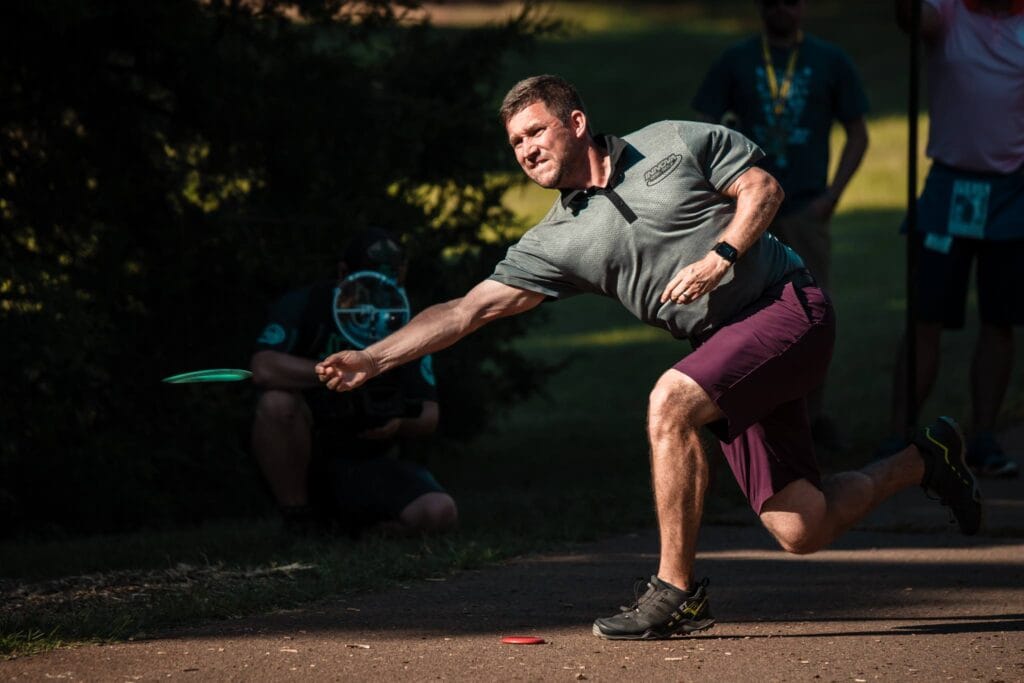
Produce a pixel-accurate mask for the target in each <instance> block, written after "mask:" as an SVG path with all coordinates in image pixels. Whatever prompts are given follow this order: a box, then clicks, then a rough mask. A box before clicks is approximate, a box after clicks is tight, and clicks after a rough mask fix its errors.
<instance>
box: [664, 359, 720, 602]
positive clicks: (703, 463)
mask: <svg viewBox="0 0 1024 683" xmlns="http://www.w3.org/2000/svg"><path fill="white" fill-rule="evenodd" d="M720 416H721V411H719V409H718V407H717V406H716V405H715V404H714V403H713V402H712V401H711V399H710V398H709V397H708V395H707V394H706V393H705V392H704V390H703V389H701V387H700V386H699V385H698V384H697V383H696V382H694V381H693V380H692V379H690V378H689V377H687V376H686V375H684V374H682V373H680V372H678V371H676V370H669V371H668V372H666V373H665V374H664V375H662V376H661V378H660V379H659V380H658V383H657V384H656V385H655V387H654V390H653V391H652V392H651V396H650V405H649V413H648V420H647V433H648V438H649V439H650V444H651V483H652V486H653V488H654V501H655V507H656V509H657V512H658V533H659V537H660V539H661V560H660V563H659V565H658V578H660V579H662V580H663V581H667V582H669V583H670V584H672V585H674V586H676V587H678V588H683V589H686V590H689V589H691V588H692V583H693V564H694V559H695V557H696V554H697V535H698V532H699V530H700V522H701V515H702V513H703V510H704V495H705V493H706V491H707V484H708V463H707V457H706V456H705V453H704V449H703V447H702V446H701V443H700V439H699V436H698V429H699V428H700V427H701V426H702V425H704V424H707V423H708V422H711V421H713V420H715V419H717V418H719V417H720Z"/></svg>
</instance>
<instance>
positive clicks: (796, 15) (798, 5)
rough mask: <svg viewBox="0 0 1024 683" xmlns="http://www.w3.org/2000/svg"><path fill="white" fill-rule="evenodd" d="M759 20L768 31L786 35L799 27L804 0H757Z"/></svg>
mask: <svg viewBox="0 0 1024 683" xmlns="http://www.w3.org/2000/svg"><path fill="white" fill-rule="evenodd" d="M757 5H758V7H759V8H760V9H761V21H762V22H764V27H765V29H767V30H768V32H769V33H774V34H780V35H786V34H789V33H792V32H794V31H796V30H798V29H799V28H800V24H801V23H802V22H803V17H804V0H757Z"/></svg>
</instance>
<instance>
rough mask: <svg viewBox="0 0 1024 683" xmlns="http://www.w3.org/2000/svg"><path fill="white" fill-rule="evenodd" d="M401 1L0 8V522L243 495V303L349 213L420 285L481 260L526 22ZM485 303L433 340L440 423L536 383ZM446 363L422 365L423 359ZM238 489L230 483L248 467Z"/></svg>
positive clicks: (493, 214) (474, 268)
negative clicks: (508, 58) (481, 313)
mask: <svg viewBox="0 0 1024 683" xmlns="http://www.w3.org/2000/svg"><path fill="white" fill-rule="evenodd" d="M415 9H416V3H414V2H381V1H379V0H362V1H360V2H350V1H349V0H293V1H292V2H287V3H286V2H280V1H277V0H206V1H204V2H196V1H195V0H161V1H160V2H122V1H119V0H16V1H15V2H12V3H7V4H6V5H5V9H4V10H2V11H3V13H4V15H5V16H3V20H2V21H0V221H2V231H0V329H2V333H0V334H2V337H3V348H4V363H3V377H2V379H3V386H4V389H5V390H4V392H3V393H2V395H0V405H2V409H0V416H2V418H0V419H2V420H3V423H2V425H0V428H2V432H3V439H2V443H0V522H2V523H3V528H5V529H6V530H8V532H12V531H13V532H17V531H19V530H21V531H24V530H38V529H43V528H48V527H49V528H59V529H69V530H81V529H114V528H124V527H132V526H138V525H140V524H159V523H166V522H176V521H182V520H190V519H200V518H204V517H209V516H211V515H219V514H230V513H239V512H251V511H253V510H255V509H258V508H259V506H260V505H261V503H260V502H259V501H260V500H261V497H260V496H259V495H257V493H258V492H259V482H258V477H257V476H256V473H255V470H254V468H253V466H252V465H251V463H250V461H249V458H248V455H247V454H246V452H245V448H246V443H245V442H246V438H245V436H246V431H247V428H248V419H249V413H250V411H251V407H252V406H251V396H250V395H248V394H247V393H246V391H245V390H244V389H242V388H239V387H237V386H232V387H202V388H199V389H196V388H182V387H167V386H163V385H161V384H160V383H159V378H160V377H162V376H165V375H167V374H171V373H173V372H178V371H183V370H189V369H195V368H202V367H210V366H239V365H241V366H244V365H245V364H247V362H248V357H249V354H250V352H251V349H252V341H253V338H254V334H255V331H256V328H257V327H258V325H259V323H260V320H261V317H262V314H263V311H264V309H265V305H266V303H267V302H268V301H269V300H270V299H271V298H273V297H274V296H275V295H277V294H279V293H281V292H282V291H283V290H285V289H287V288H290V287H293V286H296V285H297V284H301V283H303V282H306V281H309V280H311V279H316V278H318V277H320V276H322V275H324V274H327V273H329V272H331V268H332V265H333V263H334V261H335V260H336V259H337V257H338V255H339V254H340V251H341V249H342V247H343V246H344V244H345V242H346V240H347V237H348V236H349V235H351V234H352V233H354V232H355V231H357V230H358V229H359V228H361V227H363V226H365V225H367V224H370V223H374V224H383V225H390V226H393V227H396V228H398V229H399V230H400V231H401V232H403V233H404V238H405V239H406V242H407V243H408V245H409V248H410V251H411V255H412V258H413V263H414V269H413V271H412V273H411V275H410V282H409V285H410V290H411V291H412V292H413V293H414V295H415V298H416V299H417V301H416V303H417V304H418V305H420V306H422V305H425V304H427V303H430V302H434V301H437V300H441V299H444V298H449V297H451V296H456V295H458V294H460V293H461V292H463V291H465V289H466V287H468V286H469V285H470V284H472V283H473V282H474V281H476V280H477V279H479V278H481V277H484V276H486V275H487V273H488V272H489V270H490V268H491V267H492V266H493V263H494V262H495V260H496V258H497V256H498V255H500V249H501V248H502V246H503V243H504V242H503V238H504V236H505V235H506V232H505V231H506V230H507V228H508V227H509V226H510V225H511V224H512V223H513V220H512V217H511V216H510V215H508V212H507V211H505V210H504V209H502V207H501V204H500V197H501V194H502V192H503V191H504V189H505V187H507V184H508V183H509V182H510V181H509V180H507V179H503V177H502V176H500V175H497V176H496V175H493V173H492V172H493V170H494V169H495V168H499V167H501V166H502V165H503V164H504V163H505V162H504V159H503V155H505V154H507V153H506V152H504V151H503V149H502V139H503V136H502V134H501V131H500V130H499V128H498V124H497V121H496V117H495V114H494V109H495V105H496V102H497V99H498V98H499V97H500V95H501V93H500V92H497V91H496V87H497V85H496V84H497V82H498V80H499V79H498V73H499V70H500V67H501V60H502V57H503V55H505V54H506V53H507V52H508V51H509V50H512V49H517V48H518V47H521V46H523V45H525V44H527V43H528V41H529V39H530V37H531V36H532V35H535V34H536V33H537V32H538V31H541V30H544V27H543V26H542V25H541V24H540V22H538V21H537V20H536V18H535V15H534V14H533V12H532V11H531V8H530V7H527V9H526V10H525V11H524V12H523V13H522V14H521V15H520V16H518V17H517V18H516V19H514V20H512V21H510V22H508V23H507V24H505V25H502V26H496V27H493V28H489V29H485V30H473V31H452V30H441V29H438V28H436V27H432V26H431V25H429V23H427V22H425V21H424V20H422V19H418V18H416V17H417V15H416V14H415V13H414V12H413V10H415ZM522 329H523V325H522V323H515V322H511V323H508V324H502V325H501V326H498V327H495V329H494V330H490V331H487V332H485V333H483V334H482V335H481V336H480V337H479V338H477V339H475V340H474V341H473V342H472V343H470V344H466V345H465V346H463V347H461V348H459V349H458V350H453V351H449V352H446V353H445V354H442V356H441V357H440V358H439V369H440V373H441V378H442V381H443V382H444V387H445V393H444V396H445V397H446V400H447V401H448V405H446V412H447V417H448V418H449V419H448V422H447V424H448V425H449V426H450V427H451V429H450V431H451V432H452V433H458V434H459V435H461V436H469V435H472V434H473V433H475V432H477V431H479V430H480V429H482V428H483V427H484V426H486V424H487V420H488V418H489V416H490V415H492V414H493V412H494V411H495V409H496V408H497V407H498V406H499V405H500V404H501V402H502V401H510V400H515V399H517V398H519V397H521V396H523V395H525V394H527V393H529V392H531V391H533V390H535V389H536V388H537V387H538V386H539V380H538V377H539V374H540V371H541V368H539V367H537V366H536V365H531V364H530V363H527V362H526V361H525V360H524V359H523V358H522V357H520V356H519V355H518V354H517V353H515V352H514V351H513V350H511V348H510V347H509V340H510V339H511V338H513V337H514V336H515V335H517V334H519V333H520V332H521V331H522ZM446 370H447V372H446ZM254 492H255V493H254Z"/></svg>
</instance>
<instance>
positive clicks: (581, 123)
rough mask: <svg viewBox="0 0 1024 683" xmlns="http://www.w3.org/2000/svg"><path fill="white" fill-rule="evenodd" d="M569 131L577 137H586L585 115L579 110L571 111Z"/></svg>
mask: <svg viewBox="0 0 1024 683" xmlns="http://www.w3.org/2000/svg"><path fill="white" fill-rule="evenodd" d="M569 130H571V131H572V132H573V134H574V135H575V136H576V137H578V138H582V137H586V135H587V133H588V125H587V115H586V114H585V113H583V112H582V111H580V110H579V109H573V110H572V113H571V114H569Z"/></svg>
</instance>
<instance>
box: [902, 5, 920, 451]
mask: <svg viewBox="0 0 1024 683" xmlns="http://www.w3.org/2000/svg"><path fill="white" fill-rule="evenodd" d="M920 45H921V0H911V2H910V92H909V97H908V99H907V124H908V130H907V133H908V138H909V139H908V142H907V273H906V275H907V314H906V334H905V337H904V338H905V340H906V348H905V351H906V354H907V357H906V367H907V389H906V391H907V403H906V406H907V413H906V420H907V424H906V428H907V433H908V434H913V433H914V431H915V430H916V429H917V412H918V410H919V409H920V406H918V405H917V330H916V322H915V318H916V317H917V316H916V309H917V284H916V280H917V277H916V276H917V249H916V248H915V243H916V240H917V110H918V92H919V91H920V70H921V66H920V61H921V60H920V54H921V50H920Z"/></svg>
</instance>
